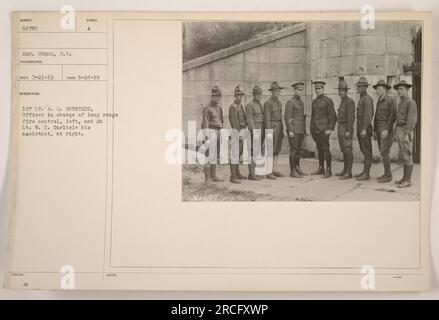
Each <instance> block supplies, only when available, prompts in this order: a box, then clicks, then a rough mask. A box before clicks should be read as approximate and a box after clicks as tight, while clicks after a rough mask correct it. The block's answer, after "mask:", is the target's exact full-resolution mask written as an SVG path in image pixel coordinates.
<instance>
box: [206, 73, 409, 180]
mask: <svg viewBox="0 0 439 320" xmlns="http://www.w3.org/2000/svg"><path fill="white" fill-rule="evenodd" d="M313 85H314V89H315V93H316V95H317V97H316V98H315V99H313V101H312V108H311V124H310V133H311V136H312V138H313V140H314V141H315V143H316V148H317V152H318V159H319V167H318V169H317V170H316V171H314V172H312V173H311V175H323V177H324V178H329V177H331V176H332V171H331V159H332V155H331V152H330V139H329V137H330V135H331V133H332V131H333V130H334V128H335V124H336V123H337V124H338V141H339V145H340V150H341V151H342V153H343V163H344V165H343V170H342V171H341V172H338V173H336V174H335V175H336V176H339V179H341V180H345V179H350V178H352V165H353V150H352V144H353V134H354V122H355V118H356V119H357V137H358V143H359V146H360V150H361V152H362V154H363V156H364V167H363V171H362V172H361V173H359V174H357V175H355V177H356V179H357V180H359V181H364V180H369V179H370V175H369V173H370V169H371V166H372V137H373V136H374V135H375V137H376V139H377V141H378V147H379V150H380V154H381V157H382V160H383V165H384V174H383V175H382V176H380V177H379V178H377V181H378V182H380V183H385V182H390V181H392V179H393V178H392V172H391V166H390V156H389V153H390V148H391V146H392V144H393V141H394V137H395V136H396V141H397V142H398V145H399V153H400V154H399V156H400V159H401V160H402V163H403V165H404V167H403V168H404V169H403V177H402V179H400V180H398V181H395V184H397V185H398V187H400V188H405V187H410V186H411V175H412V171H413V159H412V148H413V130H414V128H415V125H416V122H417V106H416V103H415V101H414V100H413V99H411V98H410V97H409V96H408V90H409V89H410V87H411V85H410V84H408V83H407V82H405V81H404V80H402V81H400V82H399V83H397V84H396V85H394V89H395V90H397V92H398V95H399V97H400V102H399V103H398V106H397V102H396V100H395V99H394V98H392V97H391V96H390V95H388V94H387V91H388V90H389V89H390V88H391V87H390V86H389V85H388V84H387V83H385V82H384V81H383V80H380V81H378V82H377V84H375V85H374V86H373V88H374V89H375V90H376V91H377V94H378V97H379V98H378V101H377V107H376V112H375V117H374V106H373V100H372V97H371V96H370V95H369V94H368V93H367V89H368V87H369V86H370V84H369V83H368V81H367V79H366V78H365V77H361V78H360V79H359V80H358V82H357V83H356V84H355V85H356V88H357V92H358V93H359V94H360V99H359V101H358V103H357V108H355V102H354V101H353V100H352V99H351V98H349V97H348V91H349V89H350V88H349V87H348V85H347V84H346V82H345V81H340V82H339V84H338V87H337V88H336V89H337V90H338V93H339V95H340V98H341V100H340V106H339V108H338V115H337V114H336V112H335V108H334V103H333V101H332V100H331V99H330V98H329V97H328V96H326V95H325V94H324V88H325V85H326V83H325V82H324V81H313ZM292 88H293V91H294V95H293V97H292V98H291V99H290V100H289V101H288V102H287V104H286V105H285V113H284V115H283V112H282V103H281V102H280V100H279V96H280V92H281V90H282V89H284V88H282V87H281V86H280V85H279V84H278V83H277V82H273V83H272V85H271V87H270V89H269V91H271V97H270V98H269V99H268V100H267V101H266V102H265V103H264V105H262V104H261V98H262V89H261V88H260V87H259V86H258V85H255V86H254V87H253V100H252V101H250V102H249V103H248V104H247V105H246V106H245V108H244V107H243V105H242V97H243V96H244V92H243V91H242V90H241V88H240V87H239V85H238V86H236V87H235V90H234V96H235V101H234V102H233V103H232V104H231V105H230V107H229V121H230V125H231V128H232V129H236V130H238V131H241V130H243V129H248V130H249V131H250V135H251V143H253V141H255V140H258V139H253V138H259V137H254V136H255V135H257V134H259V133H261V134H262V136H264V130H266V129H272V130H273V131H272V136H270V138H271V139H272V140H273V170H272V172H271V173H269V174H268V175H267V176H266V177H267V178H268V179H276V177H283V174H282V173H280V172H279V170H278V155H279V152H280V150H281V147H282V140H283V137H284V128H283V121H284V122H285V125H286V133H287V137H288V142H289V146H290V154H289V164H290V176H291V177H293V178H302V177H303V176H304V175H305V173H304V172H303V171H302V170H301V168H300V151H301V146H302V143H303V140H304V137H305V134H306V122H305V112H304V103H303V100H302V96H303V90H304V83H303V82H297V83H294V84H293V85H292ZM220 99H221V91H220V89H219V88H218V86H214V87H213V88H212V92H211V102H210V104H209V105H208V106H206V107H204V108H203V111H202V112H203V120H202V124H201V128H202V129H211V130H215V131H216V132H217V133H218V134H217V135H216V136H217V137H218V141H217V143H218V148H219V136H220V135H219V130H221V129H222V128H223V125H224V119H223V113H222V109H221V107H220V106H219V100H220ZM355 109H356V110H355ZM282 115H283V119H282ZM355 115H356V117H355ZM372 122H373V125H372ZM395 123H396V125H395ZM394 128H396V129H395V130H394ZM256 129H259V130H256ZM267 137H268V135H267ZM262 138H263V137H262ZM242 152H243V142H242V140H240V141H239V156H241V155H242ZM250 153H251V163H250V164H249V165H248V169H249V174H248V179H249V180H254V181H259V180H261V179H262V177H261V176H258V175H256V174H255V166H256V165H255V160H254V155H253V145H251V152H250ZM325 161H326V169H325V166H324V164H325ZM230 173H231V177H230V181H231V182H232V183H241V181H240V180H243V179H246V177H245V176H243V175H241V173H240V171H239V164H232V163H231V164H230ZM204 174H205V179H206V182H209V181H217V182H218V181H222V179H220V178H218V177H217V175H216V164H207V165H205V166H204Z"/></svg>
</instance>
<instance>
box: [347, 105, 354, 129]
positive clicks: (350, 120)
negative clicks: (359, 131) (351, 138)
mask: <svg viewBox="0 0 439 320" xmlns="http://www.w3.org/2000/svg"><path fill="white" fill-rule="evenodd" d="M347 110H348V115H347V123H346V130H347V131H352V130H353V127H354V122H355V102H354V101H353V100H349V103H348V105H347Z"/></svg>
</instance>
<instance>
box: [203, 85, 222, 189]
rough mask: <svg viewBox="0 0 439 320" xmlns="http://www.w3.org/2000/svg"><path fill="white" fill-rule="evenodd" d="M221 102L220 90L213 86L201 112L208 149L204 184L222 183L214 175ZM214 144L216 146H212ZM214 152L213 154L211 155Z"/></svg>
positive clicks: (220, 120)
mask: <svg viewBox="0 0 439 320" xmlns="http://www.w3.org/2000/svg"><path fill="white" fill-rule="evenodd" d="M220 100H221V90H220V89H219V88H218V86H214V87H213V88H212V92H211V100H210V103H209V105H208V106H206V107H204V108H203V110H202V121H201V129H204V130H208V131H206V132H205V137H204V138H205V141H208V144H209V147H208V150H207V156H209V161H208V162H209V163H207V164H205V165H204V177H205V182H206V183H209V182H211V181H214V182H222V181H224V180H222V179H220V178H218V177H217V175H216V164H217V163H218V160H219V153H220V130H221V129H222V128H223V124H224V118H223V110H222V109H221V107H220V106H219V101H220ZM214 144H216V146H215V145H214ZM212 151H215V152H214V153H216V155H215V154H212Z"/></svg>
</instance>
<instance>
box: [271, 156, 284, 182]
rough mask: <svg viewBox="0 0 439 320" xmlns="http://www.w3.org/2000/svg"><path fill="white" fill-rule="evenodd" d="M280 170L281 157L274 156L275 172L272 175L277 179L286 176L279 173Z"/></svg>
mask: <svg viewBox="0 0 439 320" xmlns="http://www.w3.org/2000/svg"><path fill="white" fill-rule="evenodd" d="M278 168H279V157H278V156H274V157H273V172H272V174H273V176H275V177H284V175H283V174H282V173H280V172H279V171H277V169H278Z"/></svg>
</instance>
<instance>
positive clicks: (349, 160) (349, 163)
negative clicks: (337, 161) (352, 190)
mask: <svg viewBox="0 0 439 320" xmlns="http://www.w3.org/2000/svg"><path fill="white" fill-rule="evenodd" d="M353 163H354V155H353V154H351V153H350V154H347V155H346V172H345V174H344V175H342V176H341V177H340V178H339V179H340V180H346V179H351V178H352V165H353Z"/></svg>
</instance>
